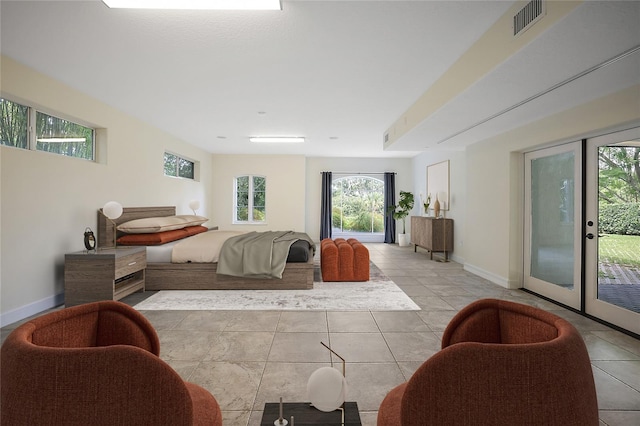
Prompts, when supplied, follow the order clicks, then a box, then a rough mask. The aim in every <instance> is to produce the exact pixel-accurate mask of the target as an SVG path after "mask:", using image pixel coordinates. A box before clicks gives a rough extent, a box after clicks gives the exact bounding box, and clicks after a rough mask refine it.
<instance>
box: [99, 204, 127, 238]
mask: <svg viewBox="0 0 640 426" xmlns="http://www.w3.org/2000/svg"><path fill="white" fill-rule="evenodd" d="M122 211H123V210H122V204H120V203H118V202H117V201H109V202H107V203H106V204H105V205H104V207H102V214H103V215H105V216H106V217H107V219H109V220H110V221H111V223H112V225H113V248H114V249H115V248H117V243H116V234H117V233H118V230H117V228H116V222H115V220H116V219H117V218H119V217H120V216H122Z"/></svg>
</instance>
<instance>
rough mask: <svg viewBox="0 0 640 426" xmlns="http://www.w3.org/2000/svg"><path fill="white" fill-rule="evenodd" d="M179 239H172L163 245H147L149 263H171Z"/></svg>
mask: <svg viewBox="0 0 640 426" xmlns="http://www.w3.org/2000/svg"><path fill="white" fill-rule="evenodd" d="M179 241H180V240H178V241H172V242H170V243H166V244H162V245H161V246H147V263H171V252H173V246H175V245H176V244H177V243H178V242H179Z"/></svg>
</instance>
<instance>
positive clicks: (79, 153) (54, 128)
mask: <svg viewBox="0 0 640 426" xmlns="http://www.w3.org/2000/svg"><path fill="white" fill-rule="evenodd" d="M93 136H94V133H93V129H91V128H89V127H85V126H81V125H80V124H76V123H73V122H71V121H67V120H63V119H62V118H58V117H54V116H52V115H47V114H44V113H41V112H36V150H37V151H46V152H53V153H54V154H60V155H66V156H67V157H76V158H84V159H85V160H93Z"/></svg>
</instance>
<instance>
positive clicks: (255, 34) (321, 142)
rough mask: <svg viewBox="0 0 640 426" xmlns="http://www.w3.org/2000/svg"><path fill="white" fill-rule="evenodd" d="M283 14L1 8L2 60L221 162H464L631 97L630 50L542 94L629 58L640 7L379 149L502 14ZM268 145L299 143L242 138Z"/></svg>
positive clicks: (524, 57)
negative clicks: (619, 94)
mask: <svg viewBox="0 0 640 426" xmlns="http://www.w3.org/2000/svg"><path fill="white" fill-rule="evenodd" d="M282 4H283V10H282V11H250V12H246V11H244V12H240V11H156V10H129V9H109V8H107V7H106V6H105V5H104V4H103V3H102V2H101V1H100V0H92V1H77V0H76V1H28V0H21V1H7V0H3V1H1V2H0V14H1V16H0V18H1V27H0V30H1V34H0V35H1V39H0V41H1V50H2V54H3V55H6V56H8V57H11V58H13V59H15V60H17V61H18V62H21V63H23V64H25V65H27V66H29V67H31V68H34V69H36V70H38V71H40V72H42V73H44V74H46V75H49V76H51V77H53V78H55V79H57V80H59V81H61V82H63V83H65V84H67V85H69V86H71V87H73V88H75V89H77V90H79V91H81V92H84V93H86V94H88V95H90V96H92V97H94V98H96V99H99V100H101V101H103V102H105V103H106V104H109V105H111V106H113V107H115V108H117V109H119V110H121V111H124V112H125V113H128V114H130V115H132V116H135V117H137V118H139V119H141V120H143V121H145V122H148V123H150V124H152V125H153V126H155V127H158V128H160V129H162V130H164V131H166V132H168V133H170V134H172V135H175V136H177V137H179V138H180V139H183V140H185V141H186V142H189V143H191V144H193V145H196V146H199V147H201V148H203V149H205V150H207V151H210V152H213V153H226V154H295V155H306V156H330V157H334V156H335V157H412V156H414V155H416V154H417V153H419V152H422V151H424V150H426V149H463V148H464V147H465V146H466V145H468V144H470V143H474V142H477V141H479V140H482V139H484V138H487V137H490V136H492V135H495V134H497V133H501V132H503V131H505V130H508V129H510V128H513V127H517V126H519V125H522V124H525V123H527V122H530V121H533V120H535V119H538V118H542V117H544V116H545V115H548V114H551V113H554V112H557V111H560V110H563V109H566V108H570V107H572V106H574V105H576V104H578V103H582V102H585V101H588V100H590V99H594V98H596V97H599V96H603V95H606V94H608V93H613V92H614V91H617V90H621V89H624V88H626V87H629V86H631V85H633V84H638V83H640V53H638V52H636V53H633V54H631V55H629V56H627V57H626V58H625V59H623V60H620V61H617V62H615V63H614V64H613V65H610V66H607V67H605V68H600V69H598V70H597V71H594V72H591V73H588V74H586V75H585V76H584V77H581V78H578V79H576V80H574V81H572V82H571V83H568V84H566V85H563V86H561V87H559V88H557V89H556V90H553V91H551V92H550V93H548V94H544V95H542V93H543V92H545V91H546V90H547V89H549V88H551V87H553V86H554V85H556V84H558V83H561V82H563V81H565V80H567V79H571V78H572V77H574V76H577V75H578V74H580V73H582V72H584V71H586V70H589V69H590V68H592V67H595V66H597V65H598V64H601V63H603V62H604V61H606V60H608V59H610V58H613V57H616V56H617V55H618V54H620V53H622V52H625V51H627V50H629V49H632V48H634V47H637V46H638V45H640V25H639V24H638V22H640V2H626V1H623V2H614V1H604V2H595V1H589V2H586V3H584V4H582V5H580V6H578V7H576V8H575V10H574V11H572V12H571V14H569V15H568V16H567V17H566V18H564V19H563V20H562V21H561V22H559V23H558V24H556V25H554V26H553V27H551V28H550V29H549V30H547V31H545V32H544V33H542V34H541V35H540V36H539V37H537V38H536V39H535V40H533V41H532V42H530V43H529V44H527V45H526V46H525V47H523V48H522V49H520V50H519V51H518V52H516V53H515V54H514V55H512V56H511V57H509V58H508V59H507V60H505V61H503V62H502V63H500V64H499V65H498V66H496V67H495V68H493V69H492V70H491V72H489V73H487V74H485V75H482V76H478V77H477V78H476V80H475V82H474V83H473V84H472V85H470V86H469V87H468V88H466V89H465V90H464V91H462V92H461V93H459V94H458V95H457V96H456V97H454V98H453V99H451V100H449V101H448V102H446V103H445V104H443V105H442V106H441V107H440V108H438V109H437V110H436V111H434V112H433V113H432V114H430V115H429V116H428V117H424V119H423V120H421V122H420V123H419V124H418V125H416V126H415V127H414V128H413V129H412V130H411V131H409V132H408V133H407V134H405V135H403V136H402V137H401V138H399V139H398V140H397V141H396V142H395V143H394V144H393V145H392V146H391V147H388V148H387V149H386V150H385V149H384V147H383V134H384V132H385V131H386V130H387V129H388V128H389V126H391V125H392V124H393V123H394V122H395V121H396V120H398V118H399V117H401V116H402V114H404V113H405V112H406V111H407V110H408V109H409V108H410V107H411V106H412V104H414V102H415V101H416V100H417V99H418V98H419V97H420V96H422V95H423V94H424V93H425V92H427V90H428V89H429V88H430V87H432V86H433V85H434V84H436V83H437V82H438V80H439V79H441V77H442V76H444V75H446V73H447V70H449V69H450V67H451V66H452V65H453V64H454V63H455V62H456V61H457V60H458V59H459V58H460V57H461V56H462V55H464V54H465V52H467V51H468V50H469V49H470V48H471V47H472V46H473V45H474V43H475V42H476V41H477V40H478V39H479V38H480V37H481V36H482V35H483V34H484V33H485V32H487V30H489V29H490V28H491V27H492V26H493V25H494V23H495V22H496V21H497V20H498V19H499V18H500V17H501V16H502V15H503V14H504V13H505V12H506V11H507V10H509V9H510V8H511V7H512V5H513V2H510V1H302V0H283V1H282ZM523 4H524V3H523ZM537 95H540V96H537ZM536 96H537V97H536ZM532 97H535V99H533V100H531V101H530V102H525V103H524V104H523V105H522V106H519V107H518V108H515V109H511V108H512V107H513V106H515V105H517V104H518V103H520V102H522V101H524V100H527V99H529V98H532ZM505 111H508V112H505ZM96 124H99V123H96ZM263 135H276V136H282V135H289V136H304V137H306V140H307V141H306V142H305V143H304V144H255V143H251V142H249V140H248V138H249V136H263Z"/></svg>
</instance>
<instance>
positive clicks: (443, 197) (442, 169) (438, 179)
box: [427, 160, 451, 210]
mask: <svg viewBox="0 0 640 426" xmlns="http://www.w3.org/2000/svg"><path fill="white" fill-rule="evenodd" d="M427 194H431V204H433V203H434V202H435V200H436V194H437V195H438V201H439V202H440V209H441V210H449V206H450V196H451V191H450V187H449V160H445V161H441V162H439V163H435V164H431V165H429V166H427Z"/></svg>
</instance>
